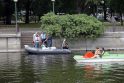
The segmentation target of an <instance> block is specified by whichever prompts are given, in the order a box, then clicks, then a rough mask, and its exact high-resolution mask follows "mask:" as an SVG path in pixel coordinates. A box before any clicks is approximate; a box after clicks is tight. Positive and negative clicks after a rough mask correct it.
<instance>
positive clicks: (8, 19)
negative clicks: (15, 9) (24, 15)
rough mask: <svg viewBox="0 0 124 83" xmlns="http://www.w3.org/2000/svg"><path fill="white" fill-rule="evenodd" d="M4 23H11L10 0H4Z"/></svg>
mask: <svg viewBox="0 0 124 83" xmlns="http://www.w3.org/2000/svg"><path fill="white" fill-rule="evenodd" d="M4 14H5V24H11V15H12V10H11V0H5V12H4Z"/></svg>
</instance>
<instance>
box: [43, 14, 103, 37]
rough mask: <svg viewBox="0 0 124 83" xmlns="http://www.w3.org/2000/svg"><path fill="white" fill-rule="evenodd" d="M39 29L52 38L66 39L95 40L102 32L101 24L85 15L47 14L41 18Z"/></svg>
mask: <svg viewBox="0 0 124 83" xmlns="http://www.w3.org/2000/svg"><path fill="white" fill-rule="evenodd" d="M41 28H42V30H43V31H46V32H47V33H48V34H51V35H53V36H56V37H58V36H62V37H67V38H76V37H77V38H79V37H85V38H96V37H98V36H99V35H100V34H101V33H102V32H103V24H102V22H100V21H98V20H97V19H96V18H95V17H92V16H87V15H86V14H74V15H69V14H67V15H55V14H53V13H48V14H45V15H44V16H42V17H41Z"/></svg>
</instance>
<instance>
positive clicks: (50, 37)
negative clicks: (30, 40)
mask: <svg viewBox="0 0 124 83" xmlns="http://www.w3.org/2000/svg"><path fill="white" fill-rule="evenodd" d="M47 47H52V36H51V35H48V36H47Z"/></svg>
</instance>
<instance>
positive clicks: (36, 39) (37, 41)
mask: <svg viewBox="0 0 124 83" xmlns="http://www.w3.org/2000/svg"><path fill="white" fill-rule="evenodd" d="M39 46H40V37H39V35H38V33H37V34H36V36H35V38H34V47H35V48H39Z"/></svg>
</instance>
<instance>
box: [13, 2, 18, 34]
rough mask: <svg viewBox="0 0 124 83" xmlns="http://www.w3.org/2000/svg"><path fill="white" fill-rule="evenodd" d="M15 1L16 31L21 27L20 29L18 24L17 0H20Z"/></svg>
mask: <svg viewBox="0 0 124 83" xmlns="http://www.w3.org/2000/svg"><path fill="white" fill-rule="evenodd" d="M13 1H14V2H15V27H16V33H18V32H19V29H18V24H17V2H18V0H13Z"/></svg>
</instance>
